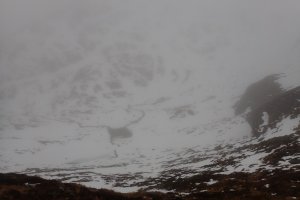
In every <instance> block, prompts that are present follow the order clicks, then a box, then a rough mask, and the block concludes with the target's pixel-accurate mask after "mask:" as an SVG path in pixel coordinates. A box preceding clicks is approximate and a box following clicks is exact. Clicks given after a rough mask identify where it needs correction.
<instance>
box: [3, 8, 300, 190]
mask: <svg viewBox="0 0 300 200" xmlns="http://www.w3.org/2000/svg"><path fill="white" fill-rule="evenodd" d="M144 3H145V2H144ZM121 4H122V6H123V7H122V6H120V5H114V4H112V5H111V6H112V8H110V9H111V10H109V11H107V12H103V13H101V14H100V15H99V14H98V13H93V12H91V13H89V14H88V15H87V14H86V13H84V17H81V18H80V21H77V23H75V22H74V21H73V20H75V21H76V18H75V19H74V18H73V15H72V14H69V15H68V14H67V15H66V16H64V18H63V19H65V18H66V20H65V21H64V20H59V19H61V17H62V16H60V15H58V16H56V17H54V18H51V20H48V21H47V24H46V25H41V24H40V23H39V22H37V24H34V25H32V26H30V27H27V28H25V29H23V30H24V31H23V32H22V34H16V35H14V36H11V37H13V38H14V40H15V41H14V42H11V41H10V42H11V43H9V45H7V46H8V47H9V48H7V49H6V50H5V51H4V53H3V54H2V55H4V56H3V59H2V60H1V66H4V67H2V72H3V73H2V74H5V75H1V76H2V77H3V79H2V80H5V81H2V82H1V87H0V109H1V115H0V117H1V121H0V169H1V171H2V172H12V171H13V172H22V173H26V174H35V175H40V176H42V177H47V178H57V179H62V180H64V181H68V182H80V183H84V184H86V185H88V186H93V187H106V188H114V189H117V190H121V191H124V190H127V189H129V190H136V189H138V188H141V187H149V186H151V184H155V181H158V182H159V181H160V180H159V178H162V179H164V178H168V177H171V176H176V177H181V178H183V177H190V176H192V175H195V174H197V173H199V172H202V171H207V170H209V171H214V172H216V173H221V174H228V173H232V172H237V171H242V172H254V171H257V170H261V169H275V168H280V169H291V168H296V167H297V166H299V165H298V164H299V162H294V164H292V163H291V162H289V161H291V160H297V159H298V161H299V149H298V150H297V146H298V145H299V144H298V143H299V131H298V129H299V116H298V114H299V113H297V115H296V116H295V115H294V116H293V117H291V116H290V115H289V114H286V115H284V116H283V117H282V118H281V119H280V121H278V123H276V124H275V125H274V126H272V127H270V128H269V129H266V130H265V131H264V132H265V133H264V134H263V135H260V136H256V137H254V136H253V134H252V131H253V130H252V129H251V128H253V127H251V124H250V125H249V123H248V122H247V118H246V117H245V116H246V113H247V112H251V110H249V109H248V110H246V111H245V112H243V113H239V114H238V115H236V112H235V110H234V107H235V105H236V102H238V101H239V100H240V96H241V95H242V94H243V93H244V91H245V90H246V88H247V87H248V86H249V85H250V84H252V83H254V82H257V81H258V80H260V79H262V78H264V77H265V76H267V75H271V74H281V76H280V78H279V79H278V80H276V81H277V82H278V83H279V85H280V86H281V87H282V89H283V90H289V89H292V88H294V87H296V86H299V85H300V81H299V79H298V77H299V75H300V67H299V63H297V58H296V57H297V56H293V53H295V52H299V46H300V45H298V46H297V45H296V46H294V47H293V48H292V47H290V46H289V44H287V45H285V46H284V45H281V46H280V47H281V49H280V50H277V49H276V48H275V47H276V45H280V44H279V43H276V45H274V44H273V42H274V41H276V39H277V38H269V37H268V36H265V35H264V34H262V33H261V32H255V33H249V34H245V35H243V34H242V35H241V38H238V37H235V34H233V31H232V30H231V29H230V28H228V27H225V26H223V25H222V23H220V24H219V23H215V22H214V21H211V22H210V23H205V21H204V22H202V20H200V21H201V23H200V22H198V21H197V20H195V16H194V15H193V14H188V12H186V14H185V16H184V17H179V16H177V15H176V13H177V11H178V10H177V9H178V8H180V3H178V2H177V3H176V4H174V5H171V11H170V12H166V13H167V16H166V17H164V18H163V19H160V18H159V17H153V16H152V15H151V17H150V16H148V15H150V14H152V12H153V10H156V9H155V8H156V7H155V6H154V8H153V6H152V7H151V6H150V8H148V9H146V7H147V6H145V5H143V6H145V7H143V8H144V10H135V9H133V10H134V12H133V13H131V12H130V11H132V8H129V7H128V5H127V6H126V5H123V3H121ZM185 6H186V7H184V8H183V9H185V10H188V9H191V10H190V13H194V14H195V13H197V9H193V8H192V7H193V3H191V4H188V5H185ZM166 7H168V4H166V3H163V6H162V7H159V8H158V9H157V10H156V12H158V16H161V15H162V13H164V12H165V8H166ZM209 7H210V6H209ZM225 10H226V9H225ZM143 11H145V13H143ZM228 11H229V10H228ZM225 12H227V11H225ZM120 13H121V14H120ZM261 13H263V12H261ZM124 16H125V17H124ZM136 16H143V18H142V19H141V21H142V22H146V23H141V22H139V20H138V19H136V18H135V17H136ZM175 16H176V17H177V18H178V19H172V20H174V21H177V23H175V24H173V25H172V24H171V25H169V24H168V23H167V22H168V17H175ZM176 17H175V18H176ZM234 17H235V16H229V17H228V19H225V21H227V20H228V21H230V20H231V19H233V18H234ZM219 20H220V21H222V20H221V19H219ZM58 21H59V22H58ZM198 23H199V24H198ZM239 23H241V22H239ZM99 24H101V26H99ZM231 26H234V23H233V24H231ZM244 26H245V27H246V25H244V24H241V26H240V27H239V28H242V27H244ZM278 29H280V27H278ZM181 30H182V31H181ZM276 30H277V29H276ZM238 31H239V32H240V33H243V31H241V30H238ZM269 31H270V32H272V31H273V29H272V28H271V29H270V30H269ZM171 33H172V34H171ZM256 34H258V36H259V37H258V39H259V40H261V41H258V43H255V44H252V43H251V41H250V42H249V41H248V42H249V43H248V45H249V48H246V49H244V48H245V47H244V45H245V44H244V42H245V41H244V39H245V38H249V36H250V37H251V36H257V35H256ZM290 35H292V33H290ZM201 38H202V39H201ZM266 39H268V40H267V41H265V40H266ZM262 41H263V42H262ZM291 41H293V40H291ZM260 42H262V44H259V43H260ZM290 43H292V42H290ZM269 44H273V47H272V46H271V47H270V48H273V50H272V52H269V53H270V54H272V55H269V54H263V55H264V58H263V56H262V55H260V53H257V54H256V53H255V54H254V55H252V54H251V52H252V51H253V49H256V48H257V49H260V50H262V49H263V50H264V49H265V50H266V49H268V48H267V46H268V45H269ZM255 45H258V47H256V46H255ZM252 48H253V49H252ZM261 48H262V49H261ZM241 49H242V50H241ZM274 49H275V50H274ZM287 50H288V52H290V54H289V53H288V55H285V54H286V51H287ZM281 52H285V54H284V55H282V58H281V59H277V58H276V55H277V53H281ZM255 59H257V60H255ZM282 59H285V61H282ZM279 60H280V61H279ZM277 61H278V63H277V64H278V65H276V66H275V65H272V64H274V63H276V62H277ZM12 72H13V73H12ZM298 101H299V100H298ZM268 116H269V115H268V113H267V112H266V111H265V112H264V115H263V116H262V117H263V118H262V119H263V120H265V121H264V122H263V123H261V124H259V125H261V126H264V127H266V128H268V127H267V125H268V121H269V118H268ZM297 128H298V129H297ZM297 131H298V132H297ZM285 136H288V137H286V140H288V144H292V147H293V145H294V146H295V149H294V151H296V153H293V154H291V155H289V154H287V155H284V156H282V157H281V159H280V161H278V162H276V163H273V164H272V163H270V162H271V161H270V162H269V161H268V158H270V157H271V156H272V153H274V152H275V151H280V149H281V148H284V145H285V144H284V143H282V144H280V145H279V146H278V145H275V146H272V141H274V143H276V144H278V141H277V139H278V137H282V138H284V137H285ZM290 140H291V141H290ZM276 141H277V142H276ZM287 146H288V145H287ZM297 156H298V157H297ZM156 178H158V179H156ZM149 180H154V181H149Z"/></svg>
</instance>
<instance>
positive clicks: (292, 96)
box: [234, 75, 300, 135]
mask: <svg viewBox="0 0 300 200" xmlns="http://www.w3.org/2000/svg"><path fill="white" fill-rule="evenodd" d="M278 78H279V75H271V76H267V77H265V78H264V79H262V80H260V81H258V82H256V83H254V84H252V85H250V86H249V87H248V88H247V89H246V91H245V93H244V94H243V95H242V96H241V99H240V100H239V101H238V102H237V103H236V104H235V105H234V109H235V113H236V114H242V113H244V112H245V111H246V110H247V109H248V108H250V111H249V112H248V113H247V114H246V115H245V117H246V120H247V121H248V123H249V125H250V126H251V128H252V133H253V135H260V134H262V133H265V132H266V131H267V130H268V128H275V127H276V125H277V124H278V123H279V122H280V121H281V120H282V119H283V118H285V117H291V118H296V117H298V116H299V115H300V86H299V87H296V88H294V89H291V90H288V91H284V90H283V89H282V88H281V86H280V84H279V83H278V82H276V80H277V79H278ZM264 115H265V118H266V119H263V117H264Z"/></svg>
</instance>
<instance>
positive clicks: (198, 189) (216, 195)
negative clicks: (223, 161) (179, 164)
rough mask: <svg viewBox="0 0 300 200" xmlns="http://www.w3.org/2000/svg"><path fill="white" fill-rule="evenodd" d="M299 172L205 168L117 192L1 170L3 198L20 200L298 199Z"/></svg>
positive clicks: (0, 183) (299, 192) (5, 199)
mask: <svg viewBox="0 0 300 200" xmlns="http://www.w3.org/2000/svg"><path fill="white" fill-rule="evenodd" d="M299 179H300V173H299V171H298V172H297V171H294V170H286V171H284V170H274V171H272V172H267V171H259V172H256V173H242V172H240V173H232V174H230V175H222V174H213V173H212V172H206V173H202V174H199V175H197V176H193V177H191V178H185V179H182V178H178V179H166V180H165V181H164V182H163V183H162V184H161V185H157V186H156V188H157V189H159V188H161V189H167V188H171V189H172V190H173V191H174V192H168V193H160V192H146V191H139V192H136V193H128V194H122V193H116V192H113V191H110V190H105V189H99V190H96V189H91V188H86V187H83V186H81V185H78V184H74V183H72V184H71V183H61V182H59V181H56V180H45V179H42V178H38V177H31V176H26V175H21V174H0V199H2V200H8V199H18V200H29V199H30V200H38V199H43V200H54V199H55V200H61V199H92V200H93V199H95V200H100V199H101V200H106V199H107V200H108V199H109V200H119V199H120V200H121V199H122V200H126V199H136V200H138V199H145V200H146V199H147V200H162V199H165V200H181V199H182V200H183V199H187V200H191V199H226V200H229V199H298V198H299V196H300V191H299V187H300V182H299Z"/></svg>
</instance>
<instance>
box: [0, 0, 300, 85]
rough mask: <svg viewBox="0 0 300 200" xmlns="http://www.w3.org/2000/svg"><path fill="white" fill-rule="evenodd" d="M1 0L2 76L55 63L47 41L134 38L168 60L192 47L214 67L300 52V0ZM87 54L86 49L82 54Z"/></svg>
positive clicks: (73, 46) (72, 43)
mask: <svg viewBox="0 0 300 200" xmlns="http://www.w3.org/2000/svg"><path fill="white" fill-rule="evenodd" d="M0 3H1V6H0V9H1V11H0V44H1V47H0V58H1V61H0V69H1V71H0V72H1V74H2V80H4V77H3V76H4V75H3V74H9V75H11V74H18V73H21V72H22V71H24V70H28V69H29V68H30V69H33V70H37V69H42V68H45V66H46V65H44V66H41V65H43V64H41V61H40V60H41V57H47V59H48V60H50V61H51V62H50V63H52V60H56V61H57V60H58V61H60V60H61V59H63V58H58V56H57V55H56V54H59V52H56V50H53V49H52V50H51V51H52V52H53V53H52V55H50V56H49V54H51V51H50V50H49V49H50V47H49V46H51V45H52V44H53V43H59V44H63V45H64V46H67V47H68V48H69V51H72V52H73V51H74V52H75V51H87V49H89V48H88V47H84V48H83V46H82V43H80V42H78V40H79V38H81V39H82V38H84V39H83V40H84V41H89V42H90V43H94V44H96V45H95V46H97V47H100V48H101V45H102V44H103V42H104V40H105V41H106V42H107V41H108V42H110V43H114V42H117V41H122V40H123V41H127V42H128V41H130V40H131V39H132V38H134V40H136V41H141V42H140V43H144V44H148V45H153V46H158V47H157V48H160V49H166V50H165V51H168V57H169V58H170V57H172V56H173V57H174V59H175V57H178V54H181V55H183V54H184V53H183V52H187V51H191V52H192V53H194V54H195V55H196V54H198V55H199V56H200V57H201V56H202V57H203V60H210V61H213V62H215V64H216V65H217V64H218V63H225V66H226V65H236V66H240V67H242V66H241V65H244V67H252V66H253V67H262V66H264V67H269V68H270V67H271V66H273V67H276V66H274V65H278V66H279V65H285V64H288V63H289V61H288V60H289V59H291V56H293V55H294V54H295V55H297V53H298V51H299V49H300V48H299V46H300V16H299V15H300V14H299V13H300V2H299V1H298V0H287V1H281V0H251V1H250V0H243V1H241V0H226V1H216V0H206V1H199V0H151V1H149V0H127V1H124V0H118V1H116V0H106V1H105V0H101V1H100V0H99V1H96V0H85V1H79V0H0ZM46 42H48V44H45V43H46ZM101 42H102V43H101ZM67 47H65V48H67ZM78 49H80V50H78ZM170 49H171V50H172V51H171V50H170ZM187 49H188V50H187ZM49 52H50V53H49ZM295 52H296V53H295ZM46 54H47V55H46ZM45 55H46V56H45ZM74 55H75V56H76V55H77V54H76V53H74ZM82 55H83V56H86V55H88V52H86V54H85V53H83V54H82V52H81V56H82ZM295 55H294V56H295ZM162 56H165V55H162ZM295 57H297V56H295ZM51 59H52V60H51ZM58 63H60V65H62V64H61V63H64V62H63V61H61V62H58ZM64 64H65V63H64ZM195 64H196V63H195ZM46 67H48V66H46ZM43 70H44V69H43ZM5 77H7V76H5Z"/></svg>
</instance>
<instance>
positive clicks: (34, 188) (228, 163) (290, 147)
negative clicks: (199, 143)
mask: <svg viewBox="0 0 300 200" xmlns="http://www.w3.org/2000/svg"><path fill="white" fill-rule="evenodd" d="M274 77H276V75H273V76H268V77H266V78H264V79H262V80H260V81H258V82H256V83H254V84H252V85H250V86H249V87H248V89H247V90H246V91H245V93H244V94H243V95H242V96H241V98H240V100H239V101H238V102H237V103H236V104H235V109H236V113H237V114H239V115H240V114H242V113H243V112H246V108H247V107H250V108H251V110H250V111H248V112H247V113H246V114H245V115H244V116H245V118H246V119H247V121H248V123H249V124H250V126H251V127H252V131H253V136H252V137H251V138H249V139H247V140H241V141H239V142H238V143H236V144H224V145H220V146H216V147H215V149H213V150H206V151H205V152H197V151H196V150H194V149H189V150H188V151H189V153H188V152H181V153H182V154H188V155H189V156H188V157H185V158H182V159H180V160H178V159H175V160H170V161H168V162H167V163H166V165H168V166H172V165H176V164H177V163H190V164H192V163H199V162H201V161H205V160H209V159H212V162H209V163H207V164H206V165H203V166H201V167H199V168H201V171H199V169H197V168H194V169H189V168H177V169H176V168H171V169H167V167H166V170H164V171H162V172H161V174H160V176H159V177H155V178H147V179H145V180H144V181H137V182H136V181H134V180H136V179H137V177H135V176H139V175H138V174H132V175H127V176H119V177H118V179H117V181H116V183H115V187H137V188H140V189H139V191H138V192H134V193H126V194H125V193H116V192H113V191H110V190H105V189H100V190H96V189H91V188H86V187H83V186H80V185H78V184H71V183H70V184H69V183H62V182H60V181H57V180H45V179H42V178H38V177H31V176H26V175H21V174H1V175H0V198H1V199H24V200H25V199H299V198H300V190H299V188H300V157H299V156H300V155H299V154H300V145H299V137H300V121H299V118H298V117H299V114H300V109H299V108H300V104H299V99H300V90H299V87H296V88H293V89H290V90H287V91H285V90H282V89H281V88H280V85H278V83H277V82H276V78H274ZM265 85H267V87H271V88H274V90H273V91H274V92H271V91H272V90H268V91H269V93H267V92H266V91H261V90H264V87H263V86H265ZM265 95H267V97H266V96H265ZM254 101H255V102H254ZM241 110H242V111H243V112H241ZM266 115H267V116H268V117H266ZM287 118H289V119H291V120H292V119H297V120H296V125H297V124H298V125H297V126H296V127H295V128H294V129H293V130H285V129H284V128H283V126H285V124H284V123H285V122H284V120H285V119H287ZM286 123H289V122H286ZM278 124H281V125H280V126H279V125H278ZM286 131H289V132H286ZM278 133H280V134H281V135H277V136H274V135H276V134H278ZM249 152H253V153H250V154H249ZM249 155H251V156H253V157H256V156H257V155H259V157H260V159H259V160H260V162H261V164H258V163H257V162H256V161H255V162H253V161H251V160H250V161H248V162H249V163H250V164H251V165H252V166H249V167H250V169H251V168H252V169H254V170H253V171H250V172H243V171H239V170H236V169H238V168H240V167H243V165H245V164H243V162H245V160H247V159H249V157H251V156H249ZM261 155H262V156H261ZM252 159H253V158H252ZM244 167H246V166H244ZM230 168H235V170H234V169H233V170H232V171H229V169H230ZM228 171H229V172H228ZM41 172H42V171H41ZM41 172H40V173H41ZM27 173H28V172H27ZM36 173H37V174H38V173H39V172H38V171H36ZM44 173H45V172H44ZM46 173H47V172H46ZM76 174H77V175H78V176H82V175H83V177H84V174H85V173H82V172H76V170H74V172H73V175H74V176H76ZM93 176H97V174H94V175H93ZM58 177H60V178H59V179H60V180H64V178H62V177H63V174H61V175H59V174H58ZM106 178H107V179H110V178H113V177H109V176H107V177H106ZM66 180H67V179H66ZM81 180H82V181H83V182H84V180H83V179H81Z"/></svg>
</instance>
